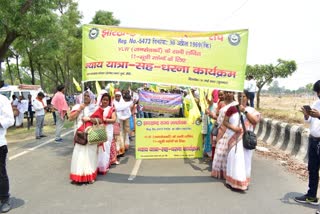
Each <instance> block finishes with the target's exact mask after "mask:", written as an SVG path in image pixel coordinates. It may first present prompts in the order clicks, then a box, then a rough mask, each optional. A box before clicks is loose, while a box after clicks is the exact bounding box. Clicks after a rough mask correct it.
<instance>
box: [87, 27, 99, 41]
mask: <svg viewBox="0 0 320 214" xmlns="http://www.w3.org/2000/svg"><path fill="white" fill-rule="evenodd" d="M98 36H99V29H98V28H92V29H91V30H90V31H89V38H90V39H95V38H97V37H98Z"/></svg>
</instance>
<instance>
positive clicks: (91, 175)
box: [69, 90, 103, 184]
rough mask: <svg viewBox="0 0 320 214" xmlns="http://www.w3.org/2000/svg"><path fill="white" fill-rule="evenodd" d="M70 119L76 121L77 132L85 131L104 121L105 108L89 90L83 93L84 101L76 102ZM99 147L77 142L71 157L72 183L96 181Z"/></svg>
mask: <svg viewBox="0 0 320 214" xmlns="http://www.w3.org/2000/svg"><path fill="white" fill-rule="evenodd" d="M69 120H70V121H75V129H76V130H75V133H76V132H77V131H82V132H84V131H85V129H86V128H88V127H90V126H93V124H97V123H98V122H99V124H101V123H102V122H103V109H102V108H99V107H98V106H97V105H96V104H95V96H94V94H93V93H92V92H91V91H89V90H87V91H85V92H84V93H83V103H81V104H76V105H75V106H74V107H73V108H72V110H71V113H70V118H69ZM97 167H98V147H97V145H96V144H93V145H91V144H88V143H87V144H85V145H81V144H78V143H76V144H75V145H74V148H73V153H72V159H71V170H70V179H71V182H72V184H82V183H94V182H95V180H96V177H97V173H98V169H97Z"/></svg>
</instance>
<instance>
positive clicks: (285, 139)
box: [254, 118, 310, 163]
mask: <svg viewBox="0 0 320 214" xmlns="http://www.w3.org/2000/svg"><path fill="white" fill-rule="evenodd" d="M254 131H255V133H256V135H257V137H258V139H259V140H261V141H263V142H264V143H266V144H268V145H271V146H274V147H275V148H276V149H279V150H282V151H284V152H285V153H287V154H289V155H291V156H292V157H294V158H296V159H298V160H299V161H301V162H305V163H306V162H307V161H308V155H307V153H308V137H309V133H310V131H309V129H307V128H304V127H302V126H297V125H291V124H288V123H283V122H280V121H276V120H272V119H270V118H263V119H261V120H260V122H259V124H257V126H256V127H255V130H254Z"/></svg>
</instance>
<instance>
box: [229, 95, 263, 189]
mask: <svg viewBox="0 0 320 214" xmlns="http://www.w3.org/2000/svg"><path fill="white" fill-rule="evenodd" d="M238 100H239V103H240V104H239V110H240V113H241V114H242V117H243V120H244V124H245V127H246V129H247V130H250V131H253V130H254V126H255V125H256V124H257V123H258V122H259V120H260V113H259V112H257V111H256V110H255V109H254V108H253V107H250V106H247V103H248V96H247V95H246V94H245V93H239V95H238ZM223 124H224V125H225V126H226V127H227V130H228V132H229V133H230V135H232V137H231V138H230V140H229V141H228V151H229V152H228V158H227V173H226V186H227V187H228V188H232V189H237V190H247V189H248V186H249V182H250V175H251V160H252V154H253V150H248V149H245V148H244V147H243V144H242V135H243V130H242V125H241V122H240V115H239V111H238V109H237V107H236V106H232V107H230V108H229V109H228V110H227V112H226V116H225V118H224V122H223Z"/></svg>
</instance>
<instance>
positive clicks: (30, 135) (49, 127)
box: [6, 113, 74, 143]
mask: <svg viewBox="0 0 320 214" xmlns="http://www.w3.org/2000/svg"><path fill="white" fill-rule="evenodd" d="M35 124H36V119H35V118H33V126H30V129H28V121H27V119H26V118H24V120H23V127H22V128H16V127H15V126H11V127H10V128H9V129H8V130H7V134H6V138H7V141H8V143H16V142H21V141H28V140H34V139H35ZM73 124H74V122H73V121H69V120H67V119H66V120H65V122H64V128H67V129H68V128H71V127H73ZM55 130H56V126H55V125H54V121H53V117H52V114H51V113H47V114H46V115H45V118H44V127H43V134H45V135H47V136H54V134H55Z"/></svg>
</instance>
